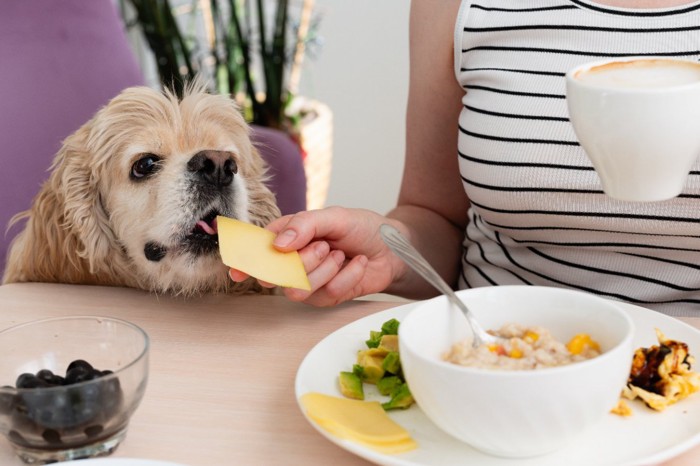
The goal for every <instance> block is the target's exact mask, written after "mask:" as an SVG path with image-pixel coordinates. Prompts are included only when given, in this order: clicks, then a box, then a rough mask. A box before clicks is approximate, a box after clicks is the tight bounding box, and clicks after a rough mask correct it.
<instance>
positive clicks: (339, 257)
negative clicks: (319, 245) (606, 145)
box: [331, 249, 345, 267]
mask: <svg viewBox="0 0 700 466" xmlns="http://www.w3.org/2000/svg"><path fill="white" fill-rule="evenodd" d="M331 257H333V260H334V261H335V263H336V264H338V267H342V266H343V263H344V262H345V253H344V252H343V251H341V250H339V249H336V250H335V251H332V252H331Z"/></svg>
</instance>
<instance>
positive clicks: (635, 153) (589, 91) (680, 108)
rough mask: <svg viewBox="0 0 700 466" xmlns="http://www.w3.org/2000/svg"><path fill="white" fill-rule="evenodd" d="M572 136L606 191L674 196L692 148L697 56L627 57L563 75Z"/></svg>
mask: <svg viewBox="0 0 700 466" xmlns="http://www.w3.org/2000/svg"><path fill="white" fill-rule="evenodd" d="M566 99H567V104H568V107H569V116H570V119H571V124H572V125H573V127H574V131H575V133H576V137H577V138H578V140H579V142H580V144H581V146H582V147H583V149H584V150H585V151H586V154H587V155H588V157H589V158H590V160H591V162H592V164H593V167H594V168H595V170H596V172H597V173H598V176H599V177H600V180H601V182H602V185H603V190H604V191H605V193H606V194H608V195H609V196H611V197H613V198H616V199H620V200H625V201H661V200H666V199H670V198H673V197H675V196H678V195H679V194H680V193H681V192H682V191H683V187H684V185H685V182H686V179H687V177H688V173H689V172H690V169H691V167H692V166H693V164H694V163H695V161H696V159H697V158H698V156H699V155H700V63H698V62H694V61H689V60H681V59H669V58H649V57H631V58H624V59H614V60H606V61H600V62H594V63H587V64H585V65H582V66H579V67H577V68H574V69H572V70H571V71H569V72H568V73H567V74H566Z"/></svg>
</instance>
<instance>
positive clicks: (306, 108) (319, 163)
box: [295, 97, 333, 210]
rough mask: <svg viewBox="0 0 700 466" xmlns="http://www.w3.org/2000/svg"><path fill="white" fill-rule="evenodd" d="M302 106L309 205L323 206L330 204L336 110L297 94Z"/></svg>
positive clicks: (301, 134)
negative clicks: (334, 114) (328, 199)
mask: <svg viewBox="0 0 700 466" xmlns="http://www.w3.org/2000/svg"><path fill="white" fill-rule="evenodd" d="M295 104H297V105H299V108H301V113H300V114H301V115H303V116H302V119H301V122H300V126H299V127H300V130H299V131H300V134H299V144H300V145H301V148H302V157H303V160H304V171H305V173H306V208H307V210H313V209H320V208H322V207H323V206H324V205H325V203H326V198H327V196H328V186H329V185H330V181H331V161H332V158H333V113H332V112H331V110H330V108H329V107H328V106H327V105H325V104H323V103H321V102H318V101H315V100H311V99H305V98H303V97H296V98H295Z"/></svg>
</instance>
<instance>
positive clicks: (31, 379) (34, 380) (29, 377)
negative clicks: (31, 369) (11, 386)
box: [15, 373, 46, 388]
mask: <svg viewBox="0 0 700 466" xmlns="http://www.w3.org/2000/svg"><path fill="white" fill-rule="evenodd" d="M15 386H16V387H17V388H38V387H45V386H46V382H44V381H43V380H41V379H40V378H38V377H37V376H35V375H34V374H29V373H24V374H20V376H19V377H17V381H16V382H15Z"/></svg>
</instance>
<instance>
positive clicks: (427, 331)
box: [399, 286, 634, 458]
mask: <svg viewBox="0 0 700 466" xmlns="http://www.w3.org/2000/svg"><path fill="white" fill-rule="evenodd" d="M458 296H459V297H460V299H462V300H463V301H464V302H465V303H466V304H467V306H469V308H470V310H471V311H472V312H473V313H474V315H475V316H476V318H477V319H478V320H479V322H480V323H481V324H482V326H483V327H484V328H485V329H487V330H488V329H497V328H500V326H501V325H502V324H505V323H508V322H514V323H518V324H522V325H539V326H542V327H545V328H546V329H548V330H549V331H550V332H551V333H552V335H553V336H554V338H555V339H557V340H559V341H562V342H567V341H568V340H569V339H570V338H571V337H573V336H574V335H576V334H578V333H589V334H590V335H591V337H592V338H593V339H594V340H596V341H597V342H598V343H599V344H600V346H601V350H602V351H603V354H601V355H600V356H598V357H596V358H593V359H589V360H587V361H583V362H578V363H574V364H569V365H566V366H559V367H552V368H545V369H539V370H521V371H505V370H488V369H476V368H470V367H463V366H458V365H456V364H452V363H448V362H446V361H444V360H443V359H442V355H443V354H444V353H445V352H446V351H447V350H448V349H449V348H450V347H451V346H452V345H453V344H454V343H457V342H459V341H463V340H465V339H468V338H471V333H470V330H469V327H468V324H467V322H466V320H465V319H464V318H463V317H462V315H461V314H460V312H459V311H458V310H456V309H455V308H453V307H452V306H450V305H449V304H448V301H447V299H446V298H445V297H444V296H440V297H437V298H434V299H430V300H427V301H423V302H421V303H420V304H418V305H416V308H415V309H414V310H412V311H411V312H410V313H409V314H408V315H407V316H406V318H405V319H404V320H403V321H402V322H401V326H400V327H399V344H400V352H401V363H402V367H403V370H404V374H405V376H406V380H407V382H408V385H409V387H410V389H411V392H412V393H413V396H414V398H415V399H416V402H417V403H418V406H420V408H421V410H422V411H423V412H424V413H425V414H426V415H427V416H428V417H429V418H430V419H431V420H432V421H433V422H434V423H435V424H436V425H437V426H438V427H440V428H441V429H442V430H444V431H445V432H447V433H448V434H450V435H452V436H454V437H456V438H458V439H460V440H462V441H464V442H466V443H468V444H469V445H471V446H472V447H474V448H476V449H478V450H481V451H483V452H485V453H489V454H492V455H497V456H503V457H513V458H524V457H530V456H537V455H542V454H546V453H549V452H552V451H555V450H557V449H559V448H561V447H563V446H565V445H566V444H567V443H568V442H569V441H570V440H571V439H573V438H574V437H576V436H577V435H579V434H581V433H582V432H584V431H585V430H586V429H587V428H589V427H591V426H592V425H594V424H595V423H597V422H598V421H600V420H601V419H602V418H603V417H604V416H607V415H611V414H609V411H610V409H612V408H613V407H614V406H615V405H616V403H617V400H618V398H619V396H620V391H621V390H622V388H623V386H624V384H625V382H626V380H627V377H628V375H629V370H630V366H631V361H632V355H633V352H634V348H633V346H632V336H633V333H634V324H633V323H632V321H631V319H630V318H629V317H628V316H627V314H626V313H625V312H624V311H623V310H622V309H621V308H619V307H618V306H617V305H615V304H614V303H613V302H610V301H607V300H604V299H602V298H599V297H596V296H593V295H590V294H587V293H583V292H578V291H572V290H565V289H558V288H548V287H535V286H499V287H487V288H476V289H472V290H464V291H460V292H458Z"/></svg>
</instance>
